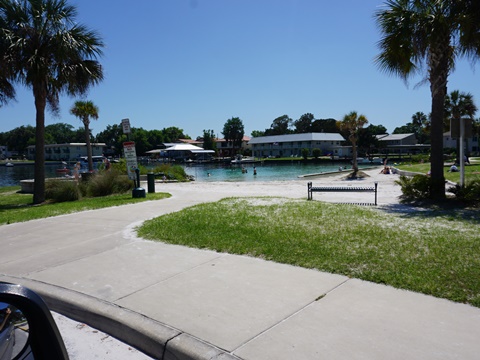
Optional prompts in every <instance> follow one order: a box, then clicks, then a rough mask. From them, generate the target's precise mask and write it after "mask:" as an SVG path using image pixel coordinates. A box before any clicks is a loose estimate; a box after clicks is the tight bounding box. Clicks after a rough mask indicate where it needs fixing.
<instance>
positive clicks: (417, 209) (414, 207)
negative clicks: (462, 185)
mask: <svg viewBox="0 0 480 360" xmlns="http://www.w3.org/2000/svg"><path fill="white" fill-rule="evenodd" d="M379 208H380V209H381V210H383V211H385V212H387V213H392V214H396V215H400V216H402V217H405V218H411V219H412V218H423V219H435V218H440V217H441V218H445V217H447V218H451V219H457V220H460V219H461V220H464V221H468V222H471V223H472V224H480V208H473V207H464V206H461V205H460V204H458V203H453V202H448V201H447V202H445V203H440V204H438V203H436V204H389V205H382V206H380V207H379Z"/></svg>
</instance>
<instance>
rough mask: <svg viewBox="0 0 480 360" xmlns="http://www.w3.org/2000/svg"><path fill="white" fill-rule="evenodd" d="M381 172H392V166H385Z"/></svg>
mask: <svg viewBox="0 0 480 360" xmlns="http://www.w3.org/2000/svg"><path fill="white" fill-rule="evenodd" d="M380 174H390V167H389V166H385V167H384V168H383V169H382V171H380Z"/></svg>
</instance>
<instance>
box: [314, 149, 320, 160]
mask: <svg viewBox="0 0 480 360" xmlns="http://www.w3.org/2000/svg"><path fill="white" fill-rule="evenodd" d="M312 155H313V157H314V158H315V159H318V158H319V157H320V155H322V150H320V149H318V148H315V149H313V150H312Z"/></svg>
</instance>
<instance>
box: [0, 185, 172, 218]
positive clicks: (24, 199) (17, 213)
mask: <svg viewBox="0 0 480 360" xmlns="http://www.w3.org/2000/svg"><path fill="white" fill-rule="evenodd" d="M19 190H20V187H3V188H0V225H4V224H12V223H16V222H23V221H29V220H34V219H42V218H47V217H51V216H57V215H64V214H71V213H75V212H79V211H85V210H94V209H101V208H106V207H111V206H120V205H125V204H132V203H137V202H142V201H147V200H160V199H164V198H167V197H170V196H171V195H170V194H167V193H154V194H147V196H146V197H145V198H132V194H131V193H125V194H120V195H110V196H104V197H96V198H82V200H78V201H69V202H62V203H45V204H42V205H32V201H33V195H31V194H22V193H19V192H18V191H19Z"/></svg>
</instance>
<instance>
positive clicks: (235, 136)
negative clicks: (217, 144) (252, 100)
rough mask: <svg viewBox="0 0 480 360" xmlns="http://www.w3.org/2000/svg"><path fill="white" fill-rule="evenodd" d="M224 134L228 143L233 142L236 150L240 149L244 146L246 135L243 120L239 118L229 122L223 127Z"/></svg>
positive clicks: (233, 118)
mask: <svg viewBox="0 0 480 360" xmlns="http://www.w3.org/2000/svg"><path fill="white" fill-rule="evenodd" d="M222 134H223V137H224V138H225V140H226V141H231V142H232V144H233V147H234V148H240V147H241V146H242V140H243V136H244V135H245V129H244V127H243V122H242V120H241V119H240V118H238V117H232V118H231V119H229V120H227V122H226V123H225V124H224V125H223V131H222Z"/></svg>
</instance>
